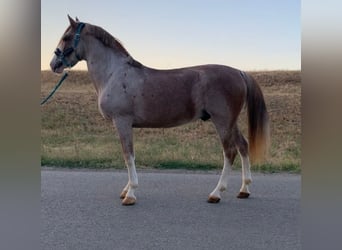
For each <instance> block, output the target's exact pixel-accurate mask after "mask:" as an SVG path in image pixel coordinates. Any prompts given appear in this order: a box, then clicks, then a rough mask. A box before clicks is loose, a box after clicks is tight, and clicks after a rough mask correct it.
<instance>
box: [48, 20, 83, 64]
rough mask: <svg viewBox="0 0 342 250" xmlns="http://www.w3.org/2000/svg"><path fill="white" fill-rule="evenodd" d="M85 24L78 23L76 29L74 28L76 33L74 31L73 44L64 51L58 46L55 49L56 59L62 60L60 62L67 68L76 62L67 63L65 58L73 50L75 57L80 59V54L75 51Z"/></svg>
mask: <svg viewBox="0 0 342 250" xmlns="http://www.w3.org/2000/svg"><path fill="white" fill-rule="evenodd" d="M84 26H85V24H84V23H79V24H78V25H77V29H76V33H75V36H74V44H73V46H72V47H70V48H67V49H65V50H64V51H61V50H60V49H59V48H57V49H56V50H55V52H54V53H55V55H56V56H57V58H58V59H60V60H61V61H62V63H63V64H64V65H65V66H66V67H68V68H71V67H72V66H74V65H75V64H76V62H74V63H72V64H71V63H69V62H68V61H67V59H66V57H67V56H69V55H70V54H71V53H72V52H75V56H76V58H77V60H78V61H80V60H81V58H80V56H79V55H77V53H76V47H77V45H78V43H79V41H80V38H81V32H82V29H83V28H84Z"/></svg>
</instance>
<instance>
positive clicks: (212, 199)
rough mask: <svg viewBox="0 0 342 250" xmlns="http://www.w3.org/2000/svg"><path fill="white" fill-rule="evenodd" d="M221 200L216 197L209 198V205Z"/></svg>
mask: <svg viewBox="0 0 342 250" xmlns="http://www.w3.org/2000/svg"><path fill="white" fill-rule="evenodd" d="M220 200H221V198H220V197H216V196H209V198H208V202H209V203H219V202H220Z"/></svg>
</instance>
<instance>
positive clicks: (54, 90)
mask: <svg viewBox="0 0 342 250" xmlns="http://www.w3.org/2000/svg"><path fill="white" fill-rule="evenodd" d="M67 76H68V72H65V73H64V75H63V76H62V78H61V80H59V82H58V83H57V84H56V86H55V87H54V88H53V90H52V91H51V93H50V94H49V95H48V96H47V97H46V98H45V99H44V100H43V101H41V103H40V105H43V104H44V103H46V102H47V101H48V100H49V99H50V97H51V96H53V94H54V93H55V92H56V90H57V89H58V88H59V87H60V86H61V85H62V83H63V81H64V80H65V78H67Z"/></svg>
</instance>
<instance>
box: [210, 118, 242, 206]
mask: <svg viewBox="0 0 342 250" xmlns="http://www.w3.org/2000/svg"><path fill="white" fill-rule="evenodd" d="M214 124H215V126H216V130H217V132H218V134H219V136H220V139H221V143H222V146H223V158H224V164H223V170H222V173H221V176H220V179H219V181H218V183H217V185H216V187H215V189H214V190H213V191H212V192H211V193H210V194H209V198H208V202H209V203H218V202H219V201H220V200H221V193H222V192H223V191H225V190H226V189H227V184H228V174H229V171H230V170H231V166H232V165H233V162H234V159H235V156H236V154H237V150H236V146H235V143H234V134H233V133H232V130H231V129H230V128H229V126H227V124H226V123H224V124H222V123H221V125H220V123H219V122H216V123H215V121H214ZM227 127H228V129H227Z"/></svg>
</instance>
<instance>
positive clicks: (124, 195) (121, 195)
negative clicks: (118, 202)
mask: <svg viewBox="0 0 342 250" xmlns="http://www.w3.org/2000/svg"><path fill="white" fill-rule="evenodd" d="M126 194H127V191H126V190H124V191H122V192H121V194H120V199H124V198H125V197H126Z"/></svg>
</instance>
